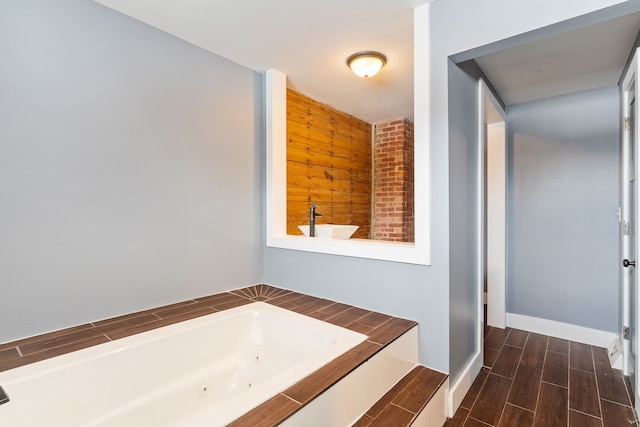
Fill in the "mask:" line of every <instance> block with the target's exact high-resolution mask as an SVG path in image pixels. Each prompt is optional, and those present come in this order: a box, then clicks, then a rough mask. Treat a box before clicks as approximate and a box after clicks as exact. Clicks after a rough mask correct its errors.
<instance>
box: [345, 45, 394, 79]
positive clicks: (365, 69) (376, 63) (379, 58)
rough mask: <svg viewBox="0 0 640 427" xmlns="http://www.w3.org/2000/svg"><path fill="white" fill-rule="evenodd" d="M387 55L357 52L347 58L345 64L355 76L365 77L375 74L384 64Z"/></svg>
mask: <svg viewBox="0 0 640 427" xmlns="http://www.w3.org/2000/svg"><path fill="white" fill-rule="evenodd" d="M386 63H387V57H386V56H384V55H383V54H381V53H379V52H371V51H367V52H358V53H354V54H353V55H351V56H350V57H348V58H347V65H348V66H349V68H351V71H353V73H354V74H355V75H356V76H359V77H363V78H365V79H367V78H369V77H371V76H375V75H376V74H378V71H380V69H381V68H382V66H383V65H384V64H386Z"/></svg>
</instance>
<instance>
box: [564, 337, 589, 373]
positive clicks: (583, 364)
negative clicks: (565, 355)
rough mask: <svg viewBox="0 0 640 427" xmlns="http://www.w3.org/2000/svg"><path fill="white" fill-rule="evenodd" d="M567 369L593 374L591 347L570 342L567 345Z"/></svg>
mask: <svg viewBox="0 0 640 427" xmlns="http://www.w3.org/2000/svg"><path fill="white" fill-rule="evenodd" d="M569 367H570V368H574V369H580V370H582V371H587V372H595V371H594V369H593V354H592V353H591V346H590V345H588V344H582V343H579V342H574V341H571V343H570V344H569Z"/></svg>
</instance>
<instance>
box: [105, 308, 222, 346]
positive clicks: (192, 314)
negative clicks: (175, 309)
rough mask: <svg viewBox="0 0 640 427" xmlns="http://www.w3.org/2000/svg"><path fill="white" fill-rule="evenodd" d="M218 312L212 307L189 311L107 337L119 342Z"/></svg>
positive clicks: (114, 332)
mask: <svg viewBox="0 0 640 427" xmlns="http://www.w3.org/2000/svg"><path fill="white" fill-rule="evenodd" d="M216 311H217V310H216V309H214V308H212V307H202V308H200V309H199V310H194V311H187V312H185V313H183V314H180V315H176V316H172V317H168V318H166V319H158V320H155V321H153V322H148V323H143V324H140V325H134V326H130V327H127V328H123V329H116V330H113V331H108V332H107V333H106V335H107V336H108V337H109V338H111V339H112V340H117V339H120V338H124V337H128V336H130V335H135V334H139V333H141V332H146V331H151V330H153V329H158V328H162V327H163V326H168V325H173V324H174V323H178V322H182V321H185V320H190V319H195V318H196V317H200V316H206V315H207V314H212V313H215V312H216Z"/></svg>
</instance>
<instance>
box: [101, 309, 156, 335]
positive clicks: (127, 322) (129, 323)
mask: <svg viewBox="0 0 640 427" xmlns="http://www.w3.org/2000/svg"><path fill="white" fill-rule="evenodd" d="M158 319H159V317H158V316H156V315H154V314H151V313H149V314H144V315H142V316H136V317H132V318H129V319H127V318H124V319H121V320H119V321H117V322H110V323H107V324H103V325H101V326H96V327H95V328H94V331H95V332H99V333H101V334H107V333H109V332H111V331H117V330H120V329H126V328H130V327H134V326H138V325H144V324H145V323H151V322H155V321H157V320H158Z"/></svg>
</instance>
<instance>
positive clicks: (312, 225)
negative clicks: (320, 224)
mask: <svg viewBox="0 0 640 427" xmlns="http://www.w3.org/2000/svg"><path fill="white" fill-rule="evenodd" d="M317 207H318V205H317V204H316V202H312V203H311V207H310V208H309V237H316V217H317V216H322V215H320V214H319V213H318V212H316V208H317Z"/></svg>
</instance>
